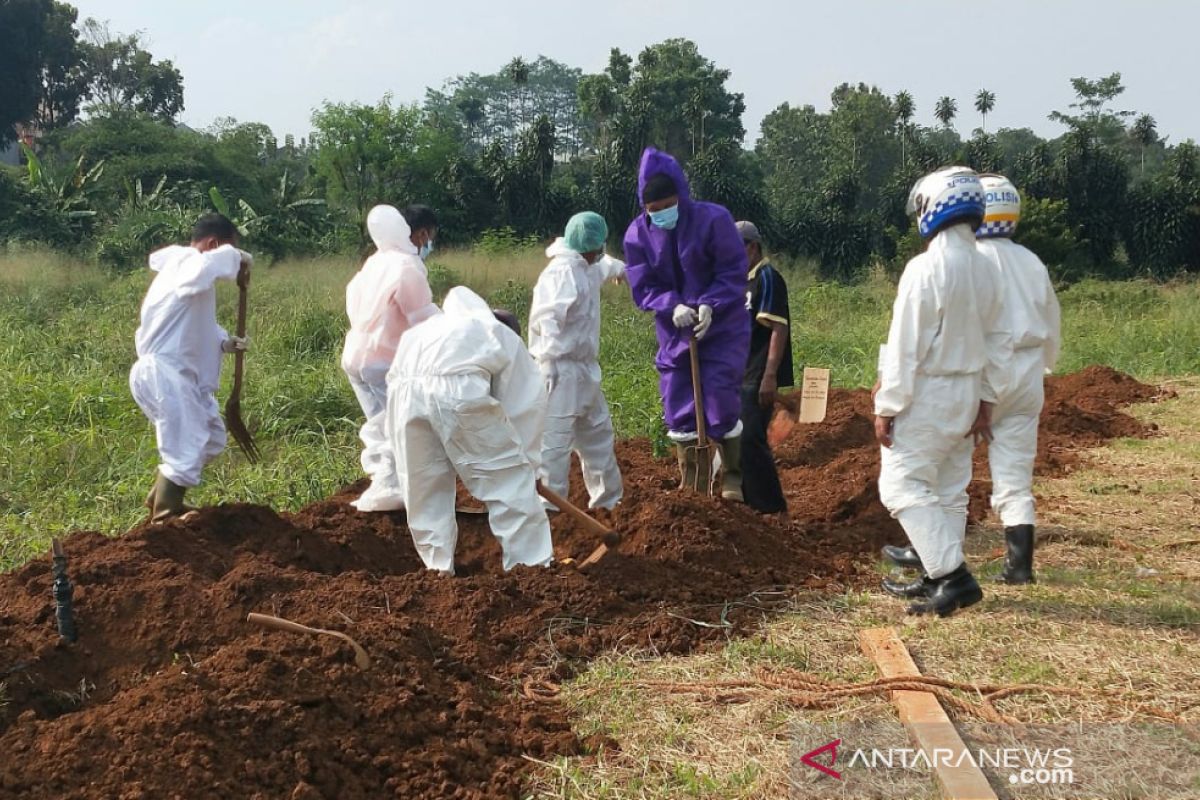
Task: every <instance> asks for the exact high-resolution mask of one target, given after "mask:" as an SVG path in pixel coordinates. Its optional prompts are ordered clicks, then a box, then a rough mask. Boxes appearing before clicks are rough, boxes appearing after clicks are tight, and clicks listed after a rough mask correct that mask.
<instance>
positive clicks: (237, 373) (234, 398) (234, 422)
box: [225, 273, 258, 464]
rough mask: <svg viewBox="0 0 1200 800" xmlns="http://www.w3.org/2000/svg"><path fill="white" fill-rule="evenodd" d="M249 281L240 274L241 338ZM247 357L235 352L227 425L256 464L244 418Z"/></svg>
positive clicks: (239, 321) (247, 458) (244, 333)
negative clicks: (243, 387) (243, 402)
mask: <svg viewBox="0 0 1200 800" xmlns="http://www.w3.org/2000/svg"><path fill="white" fill-rule="evenodd" d="M248 281H249V273H245V278H243V277H242V275H239V276H238V312H237V335H238V336H239V337H241V338H245V336H246V301H247V295H248V294H249V287H248V285H247V283H248ZM245 359H246V354H245V352H243V351H241V350H238V351H237V352H236V353H234V354H233V390H232V391H230V393H229V399H228V400H226V401H225V427H226V429H228V431H229V433H230V435H231V436H233V440H234V441H235V442H237V444H238V447H240V448H241V449H242V452H243V453H245V454H246V460H247V461H249V462H250V463H251V464H254V463H256V462H257V461H258V445H256V444H255V443H254V437H253V436H251V435H250V430H249V429H248V428H247V427H246V423H245V422H244V421H243V420H242V370H243V368H244V362H245Z"/></svg>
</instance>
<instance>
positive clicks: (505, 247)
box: [472, 225, 539, 256]
mask: <svg viewBox="0 0 1200 800" xmlns="http://www.w3.org/2000/svg"><path fill="white" fill-rule="evenodd" d="M538 243H539V240H538V237H537V236H536V235H535V234H528V235H525V236H519V235H518V234H517V232H516V230H514V229H513V228H512V227H511V226H508V225H505V226H504V227H503V228H489V229H488V230H486V231H484V232H483V233H482V234H481V235H480V236H479V241H478V242H476V243H475V245H474V247H473V248H472V249H473V250H475V251H476V252H478V253H483V254H484V255H490V256H502V255H508V254H510V253H516V252H519V251H521V250H528V249H531V248H536V247H537V246H538Z"/></svg>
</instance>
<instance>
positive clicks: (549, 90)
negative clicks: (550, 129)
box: [424, 57, 587, 157]
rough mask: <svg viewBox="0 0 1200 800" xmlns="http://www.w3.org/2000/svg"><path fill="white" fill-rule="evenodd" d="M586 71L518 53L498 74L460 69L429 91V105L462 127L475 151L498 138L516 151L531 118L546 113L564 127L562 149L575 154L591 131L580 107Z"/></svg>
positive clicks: (432, 115) (431, 113)
mask: <svg viewBox="0 0 1200 800" xmlns="http://www.w3.org/2000/svg"><path fill="white" fill-rule="evenodd" d="M581 76H582V71H581V70H579V69H575V68H572V67H568V66H566V65H565V64H562V63H560V62H557V61H554V60H552V59H548V58H545V57H539V58H538V59H537V60H536V61H533V62H527V61H525V60H524V59H520V58H518V59H514V60H513V61H511V62H509V64H508V65H506V66H505V67H504V68H503V69H501V70H500V71H499V72H497V73H495V74H493V75H478V74H474V73H472V74H470V75H460V76H458V77H457V78H453V79H451V80H449V81H447V82H446V83H445V85H444V86H443V87H442V88H441V89H440V90H432V89H431V90H428V91H426V93H425V104H424V110H425V113H426V115H427V117H428V118H429V120H431V121H435V120H436V121H446V122H448V123H449V127H450V129H452V130H457V131H458V134H459V136H460V138H461V139H462V140H463V141H467V142H470V143H471V152H472V154H478V153H480V152H482V151H483V150H484V149H485V148H486V147H487V146H488V145H489V144H491V143H492V142H494V141H497V140H499V141H501V142H502V143H503V145H504V148H505V151H506V153H507V154H510V155H511V154H513V153H515V152H516V148H517V141H518V139H519V137H520V135H521V132H522V130H524V129H525V128H526V127H528V125H529V122H530V120H534V119H537V118H538V117H541V116H546V117H549V118H550V121H551V122H552V123H553V124H554V127H555V130H556V131H557V133H558V135H557V137H556V145H555V147H556V150H557V152H556V155H558V156H560V157H566V156H572V155H575V154H577V153H578V152H579V151H580V149H581V148H582V147H583V140H584V138H585V136H586V133H587V131H586V130H585V126H584V124H583V119H582V116H581V115H580V111H579V100H578V96H579V81H580V77H581ZM468 116H469V117H470V119H468Z"/></svg>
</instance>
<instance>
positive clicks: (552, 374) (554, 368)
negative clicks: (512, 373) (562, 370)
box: [538, 361, 558, 394]
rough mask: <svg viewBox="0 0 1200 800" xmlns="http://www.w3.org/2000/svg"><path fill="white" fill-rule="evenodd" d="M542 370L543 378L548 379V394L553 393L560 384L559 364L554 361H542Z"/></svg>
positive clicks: (539, 365)
mask: <svg viewBox="0 0 1200 800" xmlns="http://www.w3.org/2000/svg"><path fill="white" fill-rule="evenodd" d="M538 367H539V368H540V369H541V370H542V378H543V379H544V380H545V381H546V394H551V393H552V392H553V391H554V387H555V386H558V365H557V364H555V363H554V362H553V361H542V362H541V363H539V364H538Z"/></svg>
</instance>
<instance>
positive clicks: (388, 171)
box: [313, 96, 499, 243]
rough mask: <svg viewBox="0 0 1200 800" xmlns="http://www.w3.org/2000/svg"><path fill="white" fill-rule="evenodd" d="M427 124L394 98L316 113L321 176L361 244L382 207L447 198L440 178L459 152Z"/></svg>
mask: <svg viewBox="0 0 1200 800" xmlns="http://www.w3.org/2000/svg"><path fill="white" fill-rule="evenodd" d="M426 122H427V115H426V114H425V113H424V112H422V111H421V109H419V108H418V107H416V106H396V107H393V106H392V103H391V98H390V97H389V96H385V97H384V98H383V99H382V100H381V101H380V102H379V103H377V104H376V105H374V106H368V105H363V104H359V103H336V104H335V103H325V104H324V105H323V106H322V107H321V108H320V109H319V110H318V111H317V112H316V113H314V114H313V126H314V127H315V128H316V134H315V135H316V138H317V140H318V142H319V147H318V149H317V151H316V155H315V159H314V162H313V167H314V170H315V174H316V177H317V179H318V180H319V181H320V182H321V183H322V185H323V186H324V188H325V193H326V194H325V196H326V198H327V199H328V200H329V202H330V204H331V205H333V206H340V207H342V208H345V209H347V210H348V211H349V212H350V217H351V223H352V224H353V225H354V226H355V227H356V228H357V230H358V238H359V241H360V243H365V242H366V236H367V234H366V228H365V225H364V223H365V221H366V215H367V212H368V211H369V210H370V208H371V207H372V206H374V205H376V204H377V203H382V202H387V203H392V204H400V205H403V204H407V203H410V202H418V201H420V202H425V203H429V204H431V205H434V206H437V205H439V204H440V201H441V199H442V198H443V197H445V188H444V187H438V186H437V184H436V179H437V176H438V175H439V174H442V172H443V170H444V168H445V167H446V165H447V164H449V163H450V162H451V161H453V159H454V158H455V157H456V156H457V154H458V148H457V146H456V144H455V142H454V140H453V139H452V138H450V137H448V136H447V135H446V134H445V132H444V131H441V130H439V129H438V128H436V127H434V126H431V125H428V124H426ZM494 144H499V143H498V142H496V143H494ZM485 153H486V150H485Z"/></svg>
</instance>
